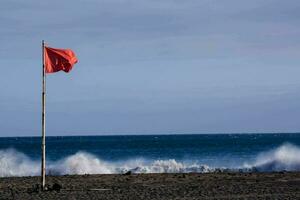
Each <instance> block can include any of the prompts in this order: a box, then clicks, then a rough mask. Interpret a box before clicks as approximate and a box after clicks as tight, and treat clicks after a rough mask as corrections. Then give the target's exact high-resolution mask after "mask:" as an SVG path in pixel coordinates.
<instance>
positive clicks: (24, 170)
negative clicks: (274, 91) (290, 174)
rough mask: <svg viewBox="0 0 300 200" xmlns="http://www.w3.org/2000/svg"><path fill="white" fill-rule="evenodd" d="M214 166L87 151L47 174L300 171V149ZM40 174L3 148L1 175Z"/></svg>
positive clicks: (289, 147) (30, 162) (52, 165)
mask: <svg viewBox="0 0 300 200" xmlns="http://www.w3.org/2000/svg"><path fill="white" fill-rule="evenodd" d="M221 167H222V166H220V168H217V169H216V168H211V167H209V166H207V165H205V164H199V163H197V162H196V163H195V162H191V161H186V162H183V161H180V162H179V161H176V160H175V159H167V160H147V159H130V160H125V161H118V162H109V161H104V160H101V159H99V158H98V157H96V156H95V155H92V154H90V153H87V152H78V153H76V154H74V155H71V156H68V157H66V158H64V159H61V160H58V161H55V162H53V161H48V162H47V174H51V175H64V174H118V173H124V172H127V171H131V172H132V173H190V172H198V173H207V172H214V171H216V170H218V171H219V170H221V171H223V170H226V171H230V170H232V171H236V170H239V171H249V170H250V171H251V170H255V171H284V170H285V171H300V148H299V147H297V146H294V145H291V144H284V145H282V146H280V147H278V148H277V149H273V150H271V151H268V152H262V153H261V154H259V155H258V156H257V158H256V161H255V162H253V163H250V164H245V165H244V166H243V167H239V166H236V167H234V166H233V167H232V168H231V169H225V168H221ZM39 174H40V162H39V161H35V160H32V159H30V158H29V157H28V156H26V155H25V154H23V153H21V152H18V151H16V150H13V149H6V150H0V177H7V176H36V175H39Z"/></svg>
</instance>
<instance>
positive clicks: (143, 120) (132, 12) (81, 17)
mask: <svg viewBox="0 0 300 200" xmlns="http://www.w3.org/2000/svg"><path fill="white" fill-rule="evenodd" d="M299 9H300V3H299V1H296V0H295V1H292V0H287V1H280V0H252V1H240V0H227V1H217V0H188V1H180V0H159V1H158V0H151V1H150V0H88V1H86V0H77V1H70V0H66V1H58V0H52V1H49V2H47V1H39V0H27V1H17V0H4V1H2V2H1V7H0V13H1V14H0V24H1V29H0V44H1V47H0V67H1V74H0V91H1V93H0V136H25V135H26V136H29V135H34V136H38V135H40V132H41V40H42V39H44V40H46V42H47V43H48V44H49V45H50V46H52V47H57V48H71V49H73V50H74V51H75V52H76V54H77V57H78V59H79V63H78V64H77V65H75V67H74V69H73V71H72V72H71V73H69V74H66V73H64V72H60V73H56V74H51V75H49V76H48V77H47V108H46V109H47V135H90V134H93V135H94V134H99V135H100V134H152V133H168V134H170V133H183V134H184V133H219V132H225V133H228V132H297V131H300V123H299V117H300V103H299V100H300V95H299V91H300V78H299V74H300V68H299V63H300V60H299V59H300V37H299V36H300V26H299V24H300V12H299Z"/></svg>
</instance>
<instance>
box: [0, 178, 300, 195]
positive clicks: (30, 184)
mask: <svg viewBox="0 0 300 200" xmlns="http://www.w3.org/2000/svg"><path fill="white" fill-rule="evenodd" d="M47 181H48V184H49V185H50V186H49V188H50V189H51V188H53V184H54V183H56V184H57V185H56V188H55V187H54V188H53V189H52V190H51V191H45V192H41V191H39V189H38V188H37V187H36V186H35V185H36V184H37V183H38V182H39V177H20V178H0V199H22V200H26V199H107V200H114V199H128V200H134V199H145V200H148V199H151V200H152V199H160V200H165V199H300V173H209V174H138V175H136V174H135V175H83V176H51V177H47ZM59 186H62V188H61V190H60V191H59V189H60V188H59Z"/></svg>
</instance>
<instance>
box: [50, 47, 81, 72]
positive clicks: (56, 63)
mask: <svg viewBox="0 0 300 200" xmlns="http://www.w3.org/2000/svg"><path fill="white" fill-rule="evenodd" d="M44 50H45V68H46V73H54V72H58V71H60V70H63V71H64V72H67V73H68V72H69V71H71V69H72V68H73V65H74V64H75V63H77V58H76V56H75V53H74V52H73V51H72V50H71V49H55V48H51V47H45V49H44Z"/></svg>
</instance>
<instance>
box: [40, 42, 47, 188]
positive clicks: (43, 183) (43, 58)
mask: <svg viewBox="0 0 300 200" xmlns="http://www.w3.org/2000/svg"><path fill="white" fill-rule="evenodd" d="M42 62H43V86H42V87H43V91H42V165H41V184H42V190H45V184H46V138H45V135H46V126H45V125H46V124H45V123H46V69H45V43H44V40H42Z"/></svg>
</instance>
